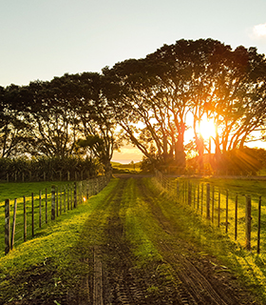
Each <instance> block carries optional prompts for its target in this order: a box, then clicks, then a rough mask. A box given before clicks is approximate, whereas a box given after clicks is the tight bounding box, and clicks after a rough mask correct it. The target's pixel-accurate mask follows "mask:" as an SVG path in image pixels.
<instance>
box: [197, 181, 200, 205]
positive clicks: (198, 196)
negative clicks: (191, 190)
mask: <svg viewBox="0 0 266 305" xmlns="http://www.w3.org/2000/svg"><path fill="white" fill-rule="evenodd" d="M199 198H200V186H199V184H198V194H197V211H198V210H199Z"/></svg>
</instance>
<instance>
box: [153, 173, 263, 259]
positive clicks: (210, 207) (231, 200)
mask: <svg viewBox="0 0 266 305" xmlns="http://www.w3.org/2000/svg"><path fill="white" fill-rule="evenodd" d="M155 178H156V180H157V181H158V182H159V183H160V184H161V186H162V187H163V188H165V189H166V190H167V191H168V192H170V193H172V194H173V195H174V196H175V198H176V199H177V201H178V202H179V203H182V204H185V205H188V206H190V207H191V208H192V209H194V210H195V212H196V213H198V215H200V216H201V217H202V218H204V219H206V220H207V221H208V222H209V224H212V225H214V226H217V227H218V228H220V229H222V228H221V227H222V226H224V228H225V233H226V234H227V235H230V236H231V237H232V239H234V240H235V241H238V243H239V244H240V242H239V240H242V241H241V243H242V244H240V245H241V246H244V248H245V249H247V250H249V251H250V250H251V249H256V251H257V253H258V254H259V253H260V251H261V234H262V233H264V234H265V233H266V232H261V228H262V226H261V224H262V198H261V196H259V197H258V200H254V199H253V200H252V198H251V196H250V195H249V194H245V195H243V194H242V196H241V195H240V194H232V193H229V191H228V189H220V188H218V187H216V186H215V185H213V186H212V188H211V184H210V183H206V182H201V183H199V182H197V181H194V182H192V181H191V180H189V179H186V180H182V181H177V180H174V179H171V178H167V177H166V176H164V175H163V174H162V173H161V172H158V171H157V172H156V175H155ZM256 201H258V202H257V203H256ZM255 204H256V206H255ZM257 204H258V205H257ZM265 212H266V210H265ZM232 227H234V230H232ZM255 236H256V237H255ZM265 238H266V236H265ZM243 240H244V242H243ZM252 243H253V247H252ZM255 243H256V245H255Z"/></svg>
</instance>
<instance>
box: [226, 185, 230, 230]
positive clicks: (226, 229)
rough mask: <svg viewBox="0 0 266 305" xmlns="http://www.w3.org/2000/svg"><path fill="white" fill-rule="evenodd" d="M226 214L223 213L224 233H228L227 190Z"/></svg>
mask: <svg viewBox="0 0 266 305" xmlns="http://www.w3.org/2000/svg"><path fill="white" fill-rule="evenodd" d="M225 200H226V212H225V213H226V215H225V233H228V209H229V206H228V190H226V199H225Z"/></svg>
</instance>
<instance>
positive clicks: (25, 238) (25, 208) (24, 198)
mask: <svg viewBox="0 0 266 305" xmlns="http://www.w3.org/2000/svg"><path fill="white" fill-rule="evenodd" d="M23 216H24V241H26V240H27V207H26V197H25V196H23Z"/></svg>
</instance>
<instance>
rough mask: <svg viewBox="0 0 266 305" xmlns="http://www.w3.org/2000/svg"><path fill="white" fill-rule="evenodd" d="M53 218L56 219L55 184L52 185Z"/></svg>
mask: <svg viewBox="0 0 266 305" xmlns="http://www.w3.org/2000/svg"><path fill="white" fill-rule="evenodd" d="M51 220H55V186H54V185H52V197H51Z"/></svg>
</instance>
